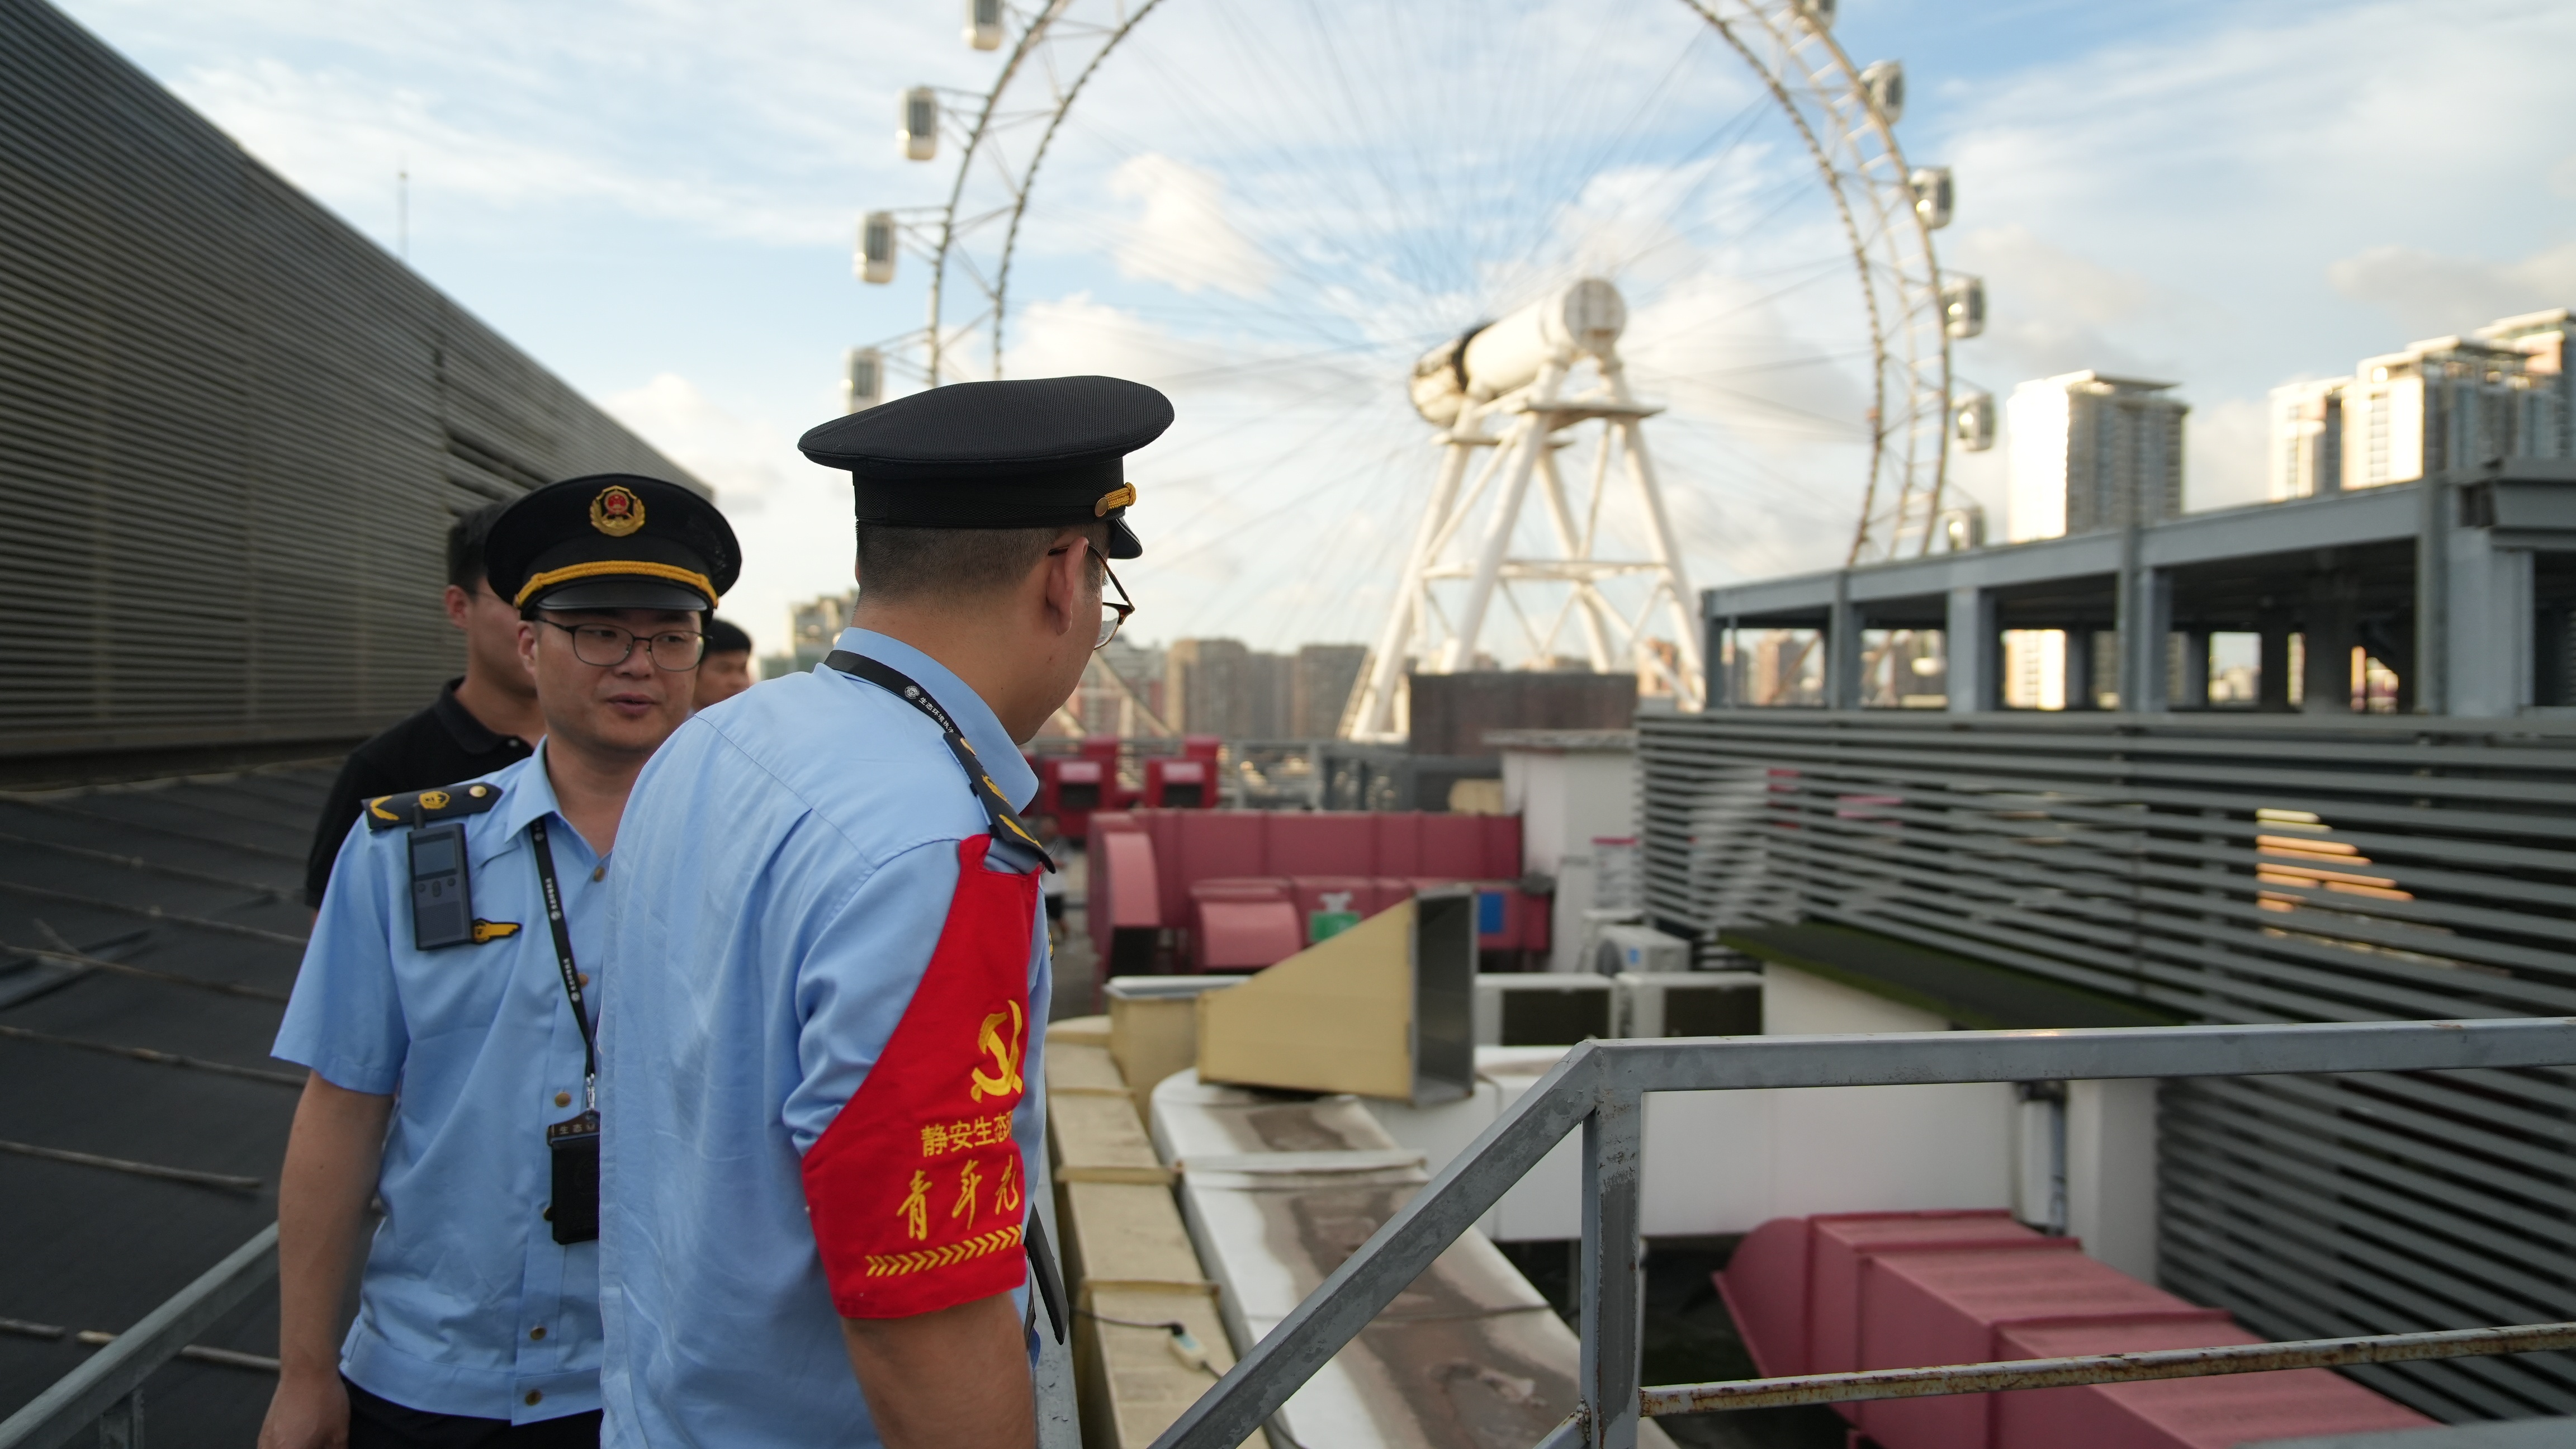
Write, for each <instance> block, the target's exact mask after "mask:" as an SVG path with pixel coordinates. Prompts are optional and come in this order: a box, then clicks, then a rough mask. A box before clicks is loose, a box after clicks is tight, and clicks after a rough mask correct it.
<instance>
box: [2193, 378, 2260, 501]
mask: <svg viewBox="0 0 2576 1449" xmlns="http://www.w3.org/2000/svg"><path fill="white" fill-rule="evenodd" d="M2271 427H2272V422H2271V414H2270V412H2269V411H2268V410H2267V409H2266V408H2265V407H2264V404H2263V400H2262V399H2260V398H2244V397H2237V398H2224V399H2221V400H2220V401H2217V402H2214V403H2199V404H2195V405H2194V406H2193V408H2192V410H2191V415H2190V416H2189V417H2187V418H2185V419H2184V420H2183V507H2185V508H2187V509H2189V510H2190V511H2192V512H2194V513H2199V512H2203V511H2205V510H2208V509H2212V508H2236V507H2240V506H2242V505H2244V504H2248V503H2261V502H2263V501H2264V500H2265V499H2266V498H2268V497H2269V496H2270V492H2269V490H2270V488H2271V479H2270V476H2269V475H2268V474H2267V473H2266V471H2265V466H2264V464H2265V457H2264V449H2265V447H2266V446H2267V444H2268V443H2269V440H2270V438H2271Z"/></svg>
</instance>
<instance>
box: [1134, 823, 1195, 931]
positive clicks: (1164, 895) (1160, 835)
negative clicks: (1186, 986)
mask: <svg viewBox="0 0 2576 1449" xmlns="http://www.w3.org/2000/svg"><path fill="white" fill-rule="evenodd" d="M1190 814H1191V812H1190V811H1187V810H1139V811H1137V812H1135V815H1136V818H1137V819H1138V820H1140V821H1142V822H1143V823H1144V826H1145V831H1146V833H1147V834H1149V835H1151V836H1153V837H1154V859H1155V861H1156V862H1157V863H1158V864H1159V865H1160V866H1161V867H1162V875H1161V876H1160V878H1159V884H1158V885H1157V887H1156V897H1157V899H1159V900H1160V901H1161V903H1162V904H1161V907H1160V909H1161V911H1162V913H1163V926H1164V929H1166V930H1173V931H1178V930H1183V929H1186V928H1187V927H1188V926H1189V924H1190V882H1191V881H1193V880H1195V879H1197V878H1198V875H1204V874H1206V873H1207V872H1204V871H1202V872H1198V873H1197V874H1195V875H1194V874H1193V873H1192V872H1190V871H1189V870H1188V869H1187V868H1185V867H1184V866H1183V864H1182V862H1183V861H1184V860H1186V859H1187V858H1188V857H1187V856H1186V855H1185V854H1184V852H1183V847H1182V842H1181V823H1182V821H1184V820H1186V819H1188V818H1189V816H1190Z"/></svg>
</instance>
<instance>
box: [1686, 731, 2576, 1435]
mask: <svg viewBox="0 0 2576 1449" xmlns="http://www.w3.org/2000/svg"><path fill="white" fill-rule="evenodd" d="M1637 725H1638V748H1639V755H1640V758H1641V762H1642V764H1643V774H1642V779H1643V790H1642V801H1641V812H1640V813H1641V817H1642V825H1643V830H1644V837H1645V838H1644V845H1645V859H1646V874H1647V882H1648V884H1647V895H1648V905H1649V909H1650V911H1651V913H1652V914H1653V915H1654V916H1655V917H1656V918H1657V920H1658V922H1659V923H1660V924H1662V925H1664V926H1665V927H1666V928H1668V929H1672V930H1677V931H1681V932H1684V933H1687V934H1689V935H1691V936H1693V937H1695V938H1697V939H1699V940H1701V941H1712V940H1714V939H1715V938H1716V936H1717V935H1718V933H1720V932H1722V931H1724V930H1725V929H1727V928H1729V927H1732V926H1739V925H1754V924H1762V923H1772V922H1789V921H1802V920H1812V921H1831V922H1837V923H1840V924H1844V925H1849V926H1856V927H1859V928H1862V929H1864V930H1869V931H1875V932H1878V933H1880V934H1883V935H1887V936H1893V937H1897V938H1899V939H1902V940H1907V941H1912V942H1916V943H1919V944H1922V945H1926V946H1931V947H1935V948H1938V949H1940V950H1944V951H1952V952H1957V953H1959V954H1962V955H1966V956H1971V957H1976V958H1980V959H1983V960H1988V961H1993V962H1997V963H2000V964H2002V965H2007V966H2013V967H2017V968H2020V969H2022V970H2025V971H2031V972H2035V973H2038V974H2040V975H2043V976H2048V977H2053V978H2055V979H2057V980H2060V981H2065V982H2069V983H2072V984H2075V985H2080V986H2086V987H2090V988H2092V989H2095V990H2098V991H2108V992H2114V993H2118V994H2121V995H2126V996H2132V997H2136V998H2139V999H2142V1000H2145V1001H2148V1002H2152V1003H2154V1004H2156V1005H2158V1006H2161V1007H2163V1008H2166V1009H2167V1010H2170V1011H2173V1012H2175V1013H2177V1014H2180V1015H2182V1016H2184V1017H2186V1018H2190V1019H2195V1020H2200V1021H2209V1022H2264V1021H2363V1020H2373V1019H2387V1018H2410V1017H2496V1016H2564V1015H2568V1014H2570V1013H2576V727H2571V725H2570V724H2569V723H2568V722H2566V721H2561V720H2496V719H2478V720H2467V719H2437V718H2429V717H2421V716H2416V717H2406V716H2381V717H2355V718H2352V719H2350V720H2347V721H2337V722H2326V721H2323V720H2318V719H2314V718H2307V717H2301V716H2295V715H2242V714H2239V715H2229V714H2219V713H2209V714H2195V715H2169V716H2136V715H2107V714H2091V713H2066V714H2050V715H2033V714H2020V713H1993V714H1977V715H1953V714H1937V713H1931V712H1928V711H1927V712H1913V711H1902V710H1877V711H1846V712H1832V713H1828V712H1825V711H1821V710H1789V709H1772V710H1725V711H1715V710H1713V711H1710V712H1708V713H1705V714H1699V715H1641V716H1640V717H1639V718H1638V721H1637ZM2162 1102H2163V1114H2164V1115H2163V1119H2162V1122H2161V1126H2160V1139H2161V1140H2160V1146H2161V1152H2160V1162H2159V1175H2158V1185H2159V1193H2158V1201H2157V1206H2158V1214H2159V1256H2160V1262H2161V1272H2162V1276H2163V1278H2164V1281H2165V1285H2166V1286H2167V1287H2169V1288H2172V1289H2173V1290H2174V1291H2176V1292H2178V1293H2181V1294H2183V1295H2184V1296H2185V1297H2188V1298H2192V1299H2195V1300H2197V1301H2199V1302H2202V1303H2208V1304H2214V1305H2217V1306H2220V1307H2224V1308H2227V1309H2230V1310H2232V1311H2233V1312H2235V1313H2236V1314H2237V1315H2238V1316H2239V1317H2240V1318H2242V1319H2243V1320H2244V1321H2245V1323H2246V1324H2247V1326H2248V1327H2251V1328H2253V1329H2255V1330H2257V1331H2259V1332H2262V1333H2266V1334H2269V1335H2270V1336H2272V1337H2274V1338H2323V1337H2330V1336H2335V1335H2340V1334H2351V1333H2381V1332H2399V1331H2405V1330H2412V1329H2429V1328H2470V1327H2481V1326H2487V1325H2494V1324H2508V1323H2530V1322H2541V1321H2555V1320H2561V1319H2566V1318H2570V1317H2576V1251H2571V1243H2576V1073H2571V1072H2570V1071H2568V1070H2564V1069H2553V1070H2545V1071H2544V1070H2527V1071H2491V1072H2439V1073H2423V1074H2417V1075H2408V1076H2391V1075H2384V1074H2383V1075H2350V1076H2341V1077H2326V1078H2317V1077H2267V1078H2245V1079H2238V1080H2220V1081H2193V1082H2175V1083H2170V1084H2168V1085H2167V1086H2166V1087H2165V1089H2164V1091H2163V1094H2162ZM2353 1372H2354V1376H2355V1377H2357V1378H2360V1379H2362V1380H2363V1381H2364V1382H2367V1383H2369V1384H2371V1385H2372V1386H2373V1387H2374V1388H2378V1389H2380V1390H2382V1391H2383V1392H2386V1393H2388V1394H2391V1395H2393V1396H2395V1397H2397V1398H2399V1399H2402V1400H2404V1401H2405V1402H2407V1403H2410V1404H2413V1405H2415V1406H2416V1407H2417V1408H2420V1409H2422V1410H2424V1411H2425V1412H2427V1413H2430V1414H2433V1415H2436V1416H2438V1417H2441V1418H2444V1419H2451V1420H2460V1419H2473V1418H2516V1417H2527V1416H2530V1415H2534V1414H2539V1413H2559V1414H2563V1413H2567V1412H2569V1411H2571V1410H2576V1357H2571V1356H2570V1355H2568V1354H2564V1353H2544V1354H2519V1355H2514V1356H2511V1357H2503V1358H2487V1359H2458V1360H2451V1361H2448V1362H2443V1363H2422V1364H2406V1365H2397V1366H2384V1367H2378V1368H2370V1369H2357V1370H2354V1371H2353Z"/></svg>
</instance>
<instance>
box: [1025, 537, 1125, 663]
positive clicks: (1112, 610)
mask: <svg viewBox="0 0 2576 1449" xmlns="http://www.w3.org/2000/svg"><path fill="white" fill-rule="evenodd" d="M1072 551H1073V545H1072V544H1069V543H1068V544H1066V545H1065V546H1064V547H1062V548H1051V549H1048V550H1047V557H1049V558H1053V557H1055V556H1056V555H1057V554H1060V553H1071V552H1072ZM1100 576H1101V577H1102V578H1105V579H1107V580H1108V581H1109V587H1111V588H1113V589H1116V590H1117V591H1118V597H1117V598H1115V599H1103V600H1101V601H1100V637H1099V638H1097V639H1094V640H1092V641H1091V647H1092V648H1094V649H1106V648H1108V647H1109V641H1110V640H1112V639H1115V638H1117V637H1118V631H1119V629H1120V628H1121V627H1123V626H1124V625H1125V624H1126V622H1127V616H1128V615H1130V614H1133V613H1135V612H1136V606H1135V604H1133V603H1131V602H1130V601H1129V600H1128V598H1127V586H1126V585H1125V584H1122V583H1120V582H1118V575H1117V574H1115V573H1113V572H1111V571H1110V568H1109V556H1108V555H1107V554H1103V555H1101V557H1100Z"/></svg>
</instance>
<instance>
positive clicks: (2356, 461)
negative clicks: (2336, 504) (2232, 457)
mask: <svg viewBox="0 0 2576 1449" xmlns="http://www.w3.org/2000/svg"><path fill="white" fill-rule="evenodd" d="M2571 331H2576V326H2572V325H2571V319H2570V314H2569V312H2568V311H2567V310H2566V309H2565V308H2560V309H2557V310H2554V311H2548V312H2533V313H2529V314H2526V315H2524V316H2520V317H2507V318H2503V319H2501V320H2499V321H2496V322H2491V323H2489V324H2487V325H2486V326H2484V327H2481V328H2479V329H2478V330H2477V331H2476V332H2475V333H2473V334H2471V335H2469V336H2467V337H2435V338H2430V339H2427V340H2425V341H2422V342H2411V343H2408V344H2407V345H2406V347H2405V348H2404V349H2403V350H2401V351H2397V352H2391V353H2388V354H2386V355H2384V356H2380V357H2371V358H2365V359H2363V360H2362V363H2361V365H2360V366H2359V367H2358V368H2356V369H2355V370H2354V372H2353V375H2352V376H2350V377H2338V378H2330V379H2327V380H2325V381H2321V382H2302V383H2292V384H2290V385H2289V386H2287V387H2281V388H2275V389H2273V391H2272V446H2271V452H2272V458H2271V494H2272V497H2274V498H2275V499H2283V498H2308V497H2313V496H2315V495H2317V494H2320V493H2336V492H2341V491H2343V490H2345V489H2350V488H2378V487H2382V486H2385V485H2387V484H2391V483H2411V482H2413V481H2415V480H2416V479H2418V478H2421V477H2423V476H2425V475H2426V474H2428V473H2439V472H2443V471H2446V470H2451V469H2467V468H2475V467H2478V466H2480V465H2481V464H2484V463H2487V462H2489V461H2492V460H2494V459H2499V458H2508V457H2519V458H2565V457H2570V456H2576V377H2571V376H2570V375H2569V373H2568V371H2567V362H2568V355H2567V354H2568V335H2569V333H2570V332H2571Z"/></svg>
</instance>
